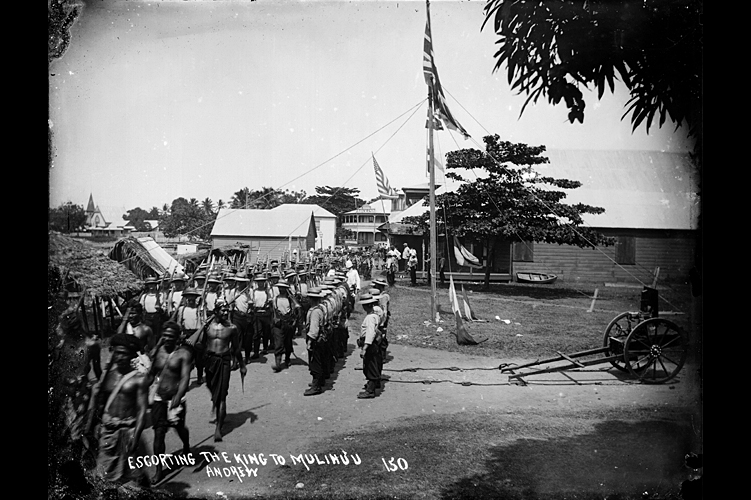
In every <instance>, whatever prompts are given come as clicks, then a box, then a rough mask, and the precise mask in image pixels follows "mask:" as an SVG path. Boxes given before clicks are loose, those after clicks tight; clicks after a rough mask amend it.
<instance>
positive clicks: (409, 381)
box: [381, 378, 511, 387]
mask: <svg viewBox="0 0 751 500" xmlns="http://www.w3.org/2000/svg"><path fill="white" fill-rule="evenodd" d="M381 380H382V381H383V382H396V383H399V384H425V385H430V384H442V383H448V384H455V385H463V386H465V387H469V386H471V385H482V386H496V385H511V383H510V382H500V383H492V384H491V383H488V384H484V383H481V382H456V381H454V380H394V379H390V378H387V379H381Z"/></svg>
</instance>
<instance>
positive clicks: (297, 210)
mask: <svg viewBox="0 0 751 500" xmlns="http://www.w3.org/2000/svg"><path fill="white" fill-rule="evenodd" d="M272 210H273V211H276V212H286V213H289V214H291V215H294V214H300V215H301V216H303V217H306V216H308V215H310V212H311V210H312V211H313V215H314V216H315V217H318V218H332V219H336V215H334V214H332V213H331V212H329V211H328V210H326V209H325V208H323V207H321V206H319V205H306V204H305V203H299V204H296V203H285V204H284V205H279V206H278V207H276V208H272Z"/></svg>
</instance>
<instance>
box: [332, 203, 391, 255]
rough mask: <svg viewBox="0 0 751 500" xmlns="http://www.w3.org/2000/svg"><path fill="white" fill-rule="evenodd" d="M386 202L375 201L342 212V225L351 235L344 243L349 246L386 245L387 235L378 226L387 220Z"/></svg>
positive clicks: (388, 211)
mask: <svg viewBox="0 0 751 500" xmlns="http://www.w3.org/2000/svg"><path fill="white" fill-rule="evenodd" d="M386 207H387V202H385V201H384V202H380V201H376V202H373V203H371V204H369V205H363V206H361V207H359V208H357V209H355V210H350V211H349V212H346V213H344V214H342V215H341V216H340V217H341V222H342V227H343V228H344V229H347V230H349V231H350V234H351V237H350V238H349V239H345V240H344V243H345V244H346V245H349V246H360V247H365V246H371V245H377V244H383V245H387V244H388V242H389V239H388V236H387V235H386V234H385V233H383V232H381V231H379V230H378V228H379V227H380V226H381V225H382V224H385V223H386V222H388V220H389V213H390V210H389V209H388V208H386Z"/></svg>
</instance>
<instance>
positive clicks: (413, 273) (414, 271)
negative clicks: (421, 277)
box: [409, 266, 417, 285]
mask: <svg viewBox="0 0 751 500" xmlns="http://www.w3.org/2000/svg"><path fill="white" fill-rule="evenodd" d="M409 279H410V280H412V284H413V285H416V284H417V267H415V266H412V267H410V268H409Z"/></svg>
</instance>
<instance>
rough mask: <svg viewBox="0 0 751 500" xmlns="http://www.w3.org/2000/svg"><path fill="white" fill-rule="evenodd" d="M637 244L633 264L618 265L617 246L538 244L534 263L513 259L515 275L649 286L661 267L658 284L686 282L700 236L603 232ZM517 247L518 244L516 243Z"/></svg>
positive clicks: (689, 232)
mask: <svg viewBox="0 0 751 500" xmlns="http://www.w3.org/2000/svg"><path fill="white" fill-rule="evenodd" d="M602 232H603V233H604V234H606V235H607V236H613V237H622V238H624V241H629V242H630V243H629V244H633V245H634V247H635V248H634V255H635V260H634V263H633V264H620V265H619V264H617V263H616V262H615V259H616V252H617V247H616V246H609V247H598V248H597V249H591V248H578V247H575V246H570V245H556V244H547V243H535V244H534V245H533V252H532V254H533V261H532V262H522V261H518V260H514V261H513V263H512V267H513V269H512V272H513V274H514V275H515V273H517V272H540V273H553V274H556V275H558V281H559V282H570V283H576V282H602V283H629V284H650V283H651V282H652V280H653V277H654V271H655V268H657V267H659V268H660V271H659V282H662V283H685V282H687V281H688V277H689V271H690V270H691V268H692V267H693V266H694V265H695V260H694V253H695V250H696V244H697V236H696V234H695V233H694V232H691V231H652V230H602ZM517 245H518V244H517Z"/></svg>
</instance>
